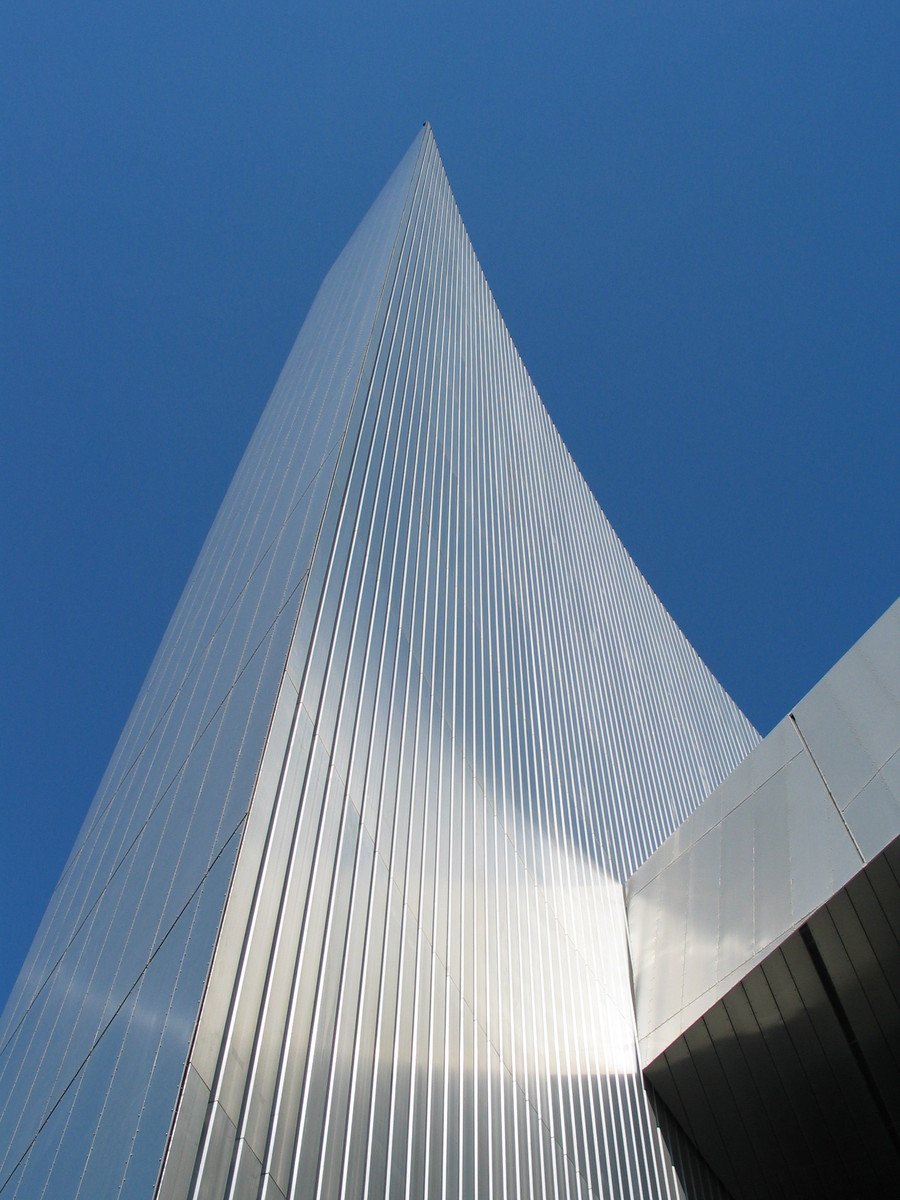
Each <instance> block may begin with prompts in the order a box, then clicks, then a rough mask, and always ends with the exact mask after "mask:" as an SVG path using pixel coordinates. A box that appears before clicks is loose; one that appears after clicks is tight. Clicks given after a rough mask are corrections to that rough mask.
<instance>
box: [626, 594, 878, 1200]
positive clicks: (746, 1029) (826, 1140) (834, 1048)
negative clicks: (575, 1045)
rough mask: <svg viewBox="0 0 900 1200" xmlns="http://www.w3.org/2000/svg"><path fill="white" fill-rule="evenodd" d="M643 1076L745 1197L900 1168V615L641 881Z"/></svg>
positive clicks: (837, 1187)
mask: <svg viewBox="0 0 900 1200" xmlns="http://www.w3.org/2000/svg"><path fill="white" fill-rule="evenodd" d="M627 905H628V924H629V937H630V943H631V953H632V961H633V969H634V989H635V1007H636V1013H637V1022H638V1036H639V1046H640V1056H641V1062H642V1064H643V1068H644V1074H645V1077H646V1078H647V1079H648V1080H649V1081H650V1082H651V1083H652V1084H653V1086H654V1088H655V1090H656V1093H657V1095H658V1097H659V1098H661V1100H662V1101H663V1102H664V1104H665V1106H666V1107H667V1108H668V1109H669V1110H670V1112H671V1113H672V1115H673V1116H674V1117H675V1120H676V1121H677V1122H678V1124H679V1125H681V1127H682V1128H683V1129H684V1130H685V1131H686V1132H687V1133H688V1134H689V1136H690V1137H691V1139H692V1140H693V1142H694V1143H695V1145H696V1146H697V1148H698V1149H699V1150H700V1151H701V1153H702V1155H703V1157H704V1158H705V1159H706V1161H707V1163H708V1164H709V1166H710V1167H711V1168H712V1169H713V1171H715V1172H716V1174H717V1175H718V1176H719V1178H720V1179H721V1181H722V1183H723V1184H724V1185H725V1187H726V1188H727V1189H728V1191H729V1192H730V1193H731V1194H732V1195H733V1196H734V1197H735V1198H736V1200H750V1198H755V1197H762V1196H765V1197H782V1196H784V1197H805V1196H810V1197H811V1196H816V1197H831V1196H834V1197H838V1196H840V1197H848V1196H870V1195H885V1194H892V1190H891V1189H892V1187H893V1186H895V1182H896V1179H897V1178H898V1172H900V602H898V603H897V604H895V605H894V606H893V607H892V608H891V609H889V610H888V612H887V613H885V615H884V616H883V617H882V618H881V619H880V620H879V621H878V622H876V624H875V625H874V626H873V627H872V628H871V629H870V630H869V631H868V633H866V634H865V635H864V637H863V638H861V639H860V641H859V642H858V643H857V644H856V645H855V646H854V647H853V648H852V649H851V650H850V652H849V653H848V654H846V655H845V656H844V658H842V659H841V660H840V662H839V663H837V665H836V666H835V667H834V668H832V670H831V671H830V672H829V673H828V674H827V675H826V676H825V678H824V679H823V680H822V681H821V682H820V683H819V684H818V685H817V686H816V687H815V688H813V690H812V691H811V692H810V693H809V695H808V696H806V697H805V699H804V700H802V701H801V702H800V704H798V705H797V707H796V708H795V709H794V710H793V712H791V713H790V714H789V715H788V716H787V717H786V718H785V719H784V721H782V722H781V723H780V724H779V725H778V726H776V728H775V729H774V730H773V731H772V733H771V734H769V736H768V737H767V738H766V739H765V740H764V741H763V742H761V743H760V745H759V746H758V747H757V748H756V749H755V750H753V751H752V752H751V753H750V755H749V756H748V757H747V758H746V759H745V761H744V762H743V763H742V764H741V766H740V767H738V769H737V770H736V771H735V772H734V774H733V775H732V776H731V777H730V778H729V779H727V780H726V781H725V783H724V784H722V785H721V786H720V787H719V788H718V789H717V790H716V791H715V792H713V793H712V795H711V796H710V797H709V798H708V799H707V800H706V801H704V803H703V804H702V805H701V806H700V807H699V808H698V809H697V810H696V811H695V812H694V813H693V814H692V815H691V816H690V817H689V818H688V820H687V821H685V822H684V824H683V825H682V826H681V827H680V828H679V829H678V830H677V831H676V832H675V834H673V836H672V837H671V838H669V840H668V841H667V842H665V843H664V844H663V845H662V846H661V847H660V849H659V850H658V851H657V852H656V853H655V854H654V855H653V856H652V857H651V858H650V859H649V860H648V861H647V862H646V863H645V864H644V865H643V866H642V867H641V868H640V869H639V870H638V871H637V872H636V873H635V874H634V875H633V876H632V878H631V880H630V881H629V883H628V888H627Z"/></svg>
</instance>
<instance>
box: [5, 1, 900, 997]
mask: <svg viewBox="0 0 900 1200" xmlns="http://www.w3.org/2000/svg"><path fill="white" fill-rule="evenodd" d="M898 34H900V22H898V16H897V5H896V2H895V0H894V2H893V3H890V4H889V3H881V2H880V0H871V2H870V3H867V4H865V5H862V6H856V5H848V4H846V3H832V2H829V0H817V2H815V3H799V2H795V0H777V2H772V3H769V2H767V0H758V2H756V3H753V4H750V3H731V4H726V3H712V2H703V3H697V2H692V0H678V2H677V3H675V2H671V3H670V2H668V0H658V2H656V3H649V2H648V3H616V4H610V3H597V0H594V2H593V3H589V4H588V3H585V4H569V5H559V4H555V5H551V4H549V3H546V4H540V5H535V4H527V3H520V4H517V5H503V6H490V5H486V4H485V3H484V0H481V3H477V4H476V3H460V4H447V5H443V6H441V7H440V8H438V7H437V6H424V5H421V4H418V5H412V4H409V5H406V4H402V5H401V4H391V3H383V4H378V5H370V4H366V5H362V4H358V5H357V4H343V3H340V2H335V0H333V2H332V3H329V4H327V5H326V4H317V3H313V4H305V5H297V4H288V3H285V2H283V0H281V2H274V0H257V2H256V3H254V4H235V3H232V2H230V0H225V2H223V3H220V4H218V5H209V4H208V3H203V4H200V3H195V2H193V0H182V2H180V3H178V4H173V3H168V2H166V0H153V2H152V3H150V2H147V3H134V2H133V0H117V2H115V3H98V2H96V0H80V2H79V3H78V4H77V5H76V4H71V3H62V4H60V3H59V0H56V2H55V3H53V4H50V3H46V2H41V0H39V2H36V3H30V4H28V5H18V6H6V11H5V12H4V15H3V16H2V18H0V46H2V49H0V68H2V69H0V101H2V111H3V112H4V114H5V118H4V121H3V126H2V130H0V139H2V159H3V164H4V168H5V170H4V176H5V178H4V182H3V186H2V189H0V190H2V200H0V204H2V210H0V211H2V242H0V244H2V256H3V257H2V276H3V279H4V287H3V294H2V304H3V314H2V319H3V330H4V335H5V336H4V338H3V352H2V367H0V370H2V374H0V405H2V409H3V413H2V415H3V430H4V436H3V438H2V449H0V454H2V459H0V497H2V534H3V539H4V551H5V552H4V561H5V572H4V574H5V586H4V588H3V589H2V595H0V619H2V626H3V631H4V635H5V637H4V646H5V655H4V666H5V670H4V672H3V682H2V689H0V703H2V713H0V717H2V728H3V737H2V750H0V754H2V759H0V778H2V780H3V793H2V798H0V803H2V805H3V817H4V823H3V830H4V836H3V839H2V841H0V911H2V913H3V918H4V919H3V930H4V934H3V939H2V941H0V997H2V996H5V994H6V992H7V990H8V988H9V986H11V983H12V981H13V979H14V977H15V974H16V973H17V971H18V967H19V964H20V962H21V959H22V957H23V955H24V953H25V951H26V949H27V947H28V944H29V943H30V941H31V938H32V936H33V933H34V930H35V928H36V926H37V923H38V921H39V920H40V917H41V914H42V912H43V909H44V906H45V904H46V902H47V900H48V898H49V894H50V891H51V890H52V887H53V885H54V883H55V880H56V878H57V876H58V874H59V871H60V870H61V867H62V865H63V863H64V861H65V858H66V856H67V854H68V851H69V848H70V846H71V844H72V841H73V839H74V837H75V834H76V832H77V830H78V827H79V826H80V824H81V820H82V818H83V816H84V813H85V811H86V809H87V806H88V804H89V802H90V800H91V797H92V794H93V791H94V789H95V788H96V786H97V783H98V781H99V779H100V776H101V774H102V772H103V769H104V767H105V765H106V762H107V760H108V758H109V755H110V754H111V752H112V749H113V746H114V744H115V741H116V739H117V737H118V734H119V731H120V730H121V728H122V726H123V724H124V722H125V719H126V718H127V715H128V712H129V709H130V707H131V704H132V702H133V700H134V698H135V696H136V694H137V691H138V688H139V686H140V683H141V681H142V679H143V676H144V674H145V672H146V670H147V667H148V665H149V662H150V659H151V657H152V655H153V652H154V650H155V648H156V646H157V644H158V642H159V639H160V637H161V636H162V633H163V630H164V628H165V626H166V623H167V621H168V618H169V616H170V614H171V612H172V610H173V608H174V606H175V603H176V601H177V598H178V596H179V594H180V591H181V588H182V587H183V585H184V582H185V580H186V577H187V574H188V572H189V570H190V567H191V564H192V562H193V560H194V558H195V556H196V554H197V552H198V550H199V547H200V545H201V543H202V540H203V537H204V535H205V533H206V530H207V528H208V527H209V525H210V523H211V521H212V518H213V516H214V514H215V512H216V509H217V507H218V504H219V501H220V500H221V497H222V495H223V493H224V490H225V488H226V486H227V484H228V481H229V479H230V477H231V475H232V473H233V471H234V468H235V466H236V464H237V461H238V459H239V457H240V454H241V452H242V449H243V447H244V445H245V444H246V441H247V440H248V438H249V436H250V433H251V432H252V429H253V427H254V425H255V423H256V420H257V418H258V416H259V414H260V412H261V410H262V407H263V405H264V403H265V400H266V398H267V396H268V393H269V391H270V390H271V387H272V385H273V383H274V380H275V378H276V376H277V374H278V371H279V369H280V367H281V364H282V362H283V360H284V358H285V356H286V354H287V351H288V349H289V347H290V345H291V343H292V341H293V338H294V335H295V334H296V331H297V329H298V328H299V325H300V323H301V322H302V319H303V317H304V315H305V312H306V310H307V308H308V306H309V304H310V302H311V300H312V297H313V295H314V294H315V291H316V288H317V286H318V284H319V282H320V280H321V278H322V276H323V275H324V273H325V271H326V270H327V269H328V267H329V265H330V264H331V262H332V261H333V259H334V258H335V256H336V255H337V253H338V252H339V251H340V249H341V247H342V246H343V244H344V242H345V241H346V239H347V237H348V236H349V234H350V233H351V232H352V230H353V228H354V226H355V225H356V223H357V222H358V221H359V219H360V218H361V217H362V215H363V213H364V212H365V210H366V208H367V207H368V205H369V204H370V202H371V201H372V199H373V198H374V196H375V195H376V193H377V191H378V189H379V188H380V186H381V184H382V183H383V182H384V180H385V179H386V177H387V175H388V174H389V173H390V171H391V170H392V168H393V166H394V165H395V163H396V162H397V160H398V159H399V158H400V156H401V154H402V153H403V151H404V150H405V149H406V147H407V145H408V144H409V142H410V141H411V140H412V138H413V136H414V135H415V133H416V131H417V129H418V127H419V126H420V125H421V123H422V121H423V120H424V119H426V118H428V119H429V120H430V121H431V122H432V124H433V126H434V129H435V134H436V137H437V139H438V144H439V146H440V148H441V151H442V154H443V157H444V161H445V164H446V166H447V170H448V174H449V176H450V180H451V183H452V185H453V187H454V190H455V192H456V195H457V198H458V201H459V204H460V208H461V210H462V214H463V218H464V219H465V221H466V223H467V225H468V227H469V231H470V233H471V236H472V239H473V242H474V244H475V247H476V250H477V251H478V253H479V255H480V257H481V260H482V264H483V266H484V269H485V272H486V275H487V277H488V279H489V281H490V283H491V285H492V287H493V289H494V292H495V295H496V297H497V300H498V303H499V305H500V307H501V310H502V311H503V313H504V315H505V317H506V320H507V323H508V324H509V326H510V329H511V331H512V334H513V337H514V338H515V340H516V342H517V344H518V346H519V349H520V352H521V354H522V356H523V358H524V360H525V363H526V365H527V366H528V368H529V370H530V371H531V373H532V375H533V377H534V379H535V382H536V384H537V386H538V388H539V390H540V392H541V394H542V396H543V398H544V400H545V403H546V404H547V406H548V408H549V410H550V412H551V414H552V415H553V417H554V419H555V421H556V423H557V425H558V427H559V429H560V431H561V432H562V434H563V436H564V438H565V439H566V441H567V442H568V444H569V446H570V448H571V449H572V451H573V453H574V455H575V458H576V459H577V461H578V463H579V465H580V466H581V468H582V470H583V471H584V473H585V475H586V477H587V479H588V481H589V483H590V484H591V487H592V488H593V490H594V492H595V494H596V495H597V497H598V499H599V500H600V503H601V504H602V506H603V507H604V509H605V510H606V512H607V514H608V515H609V517H610V518H611V520H612V521H613V523H614V525H615V526H616V528H617V530H618V532H619V534H620V535H621V537H622V539H623V540H624V542H625V544H626V546H627V547H628V548H629V550H630V551H631V553H632V554H633V555H634V557H635V558H636V560H637V562H638V564H639V565H640V566H641V568H642V569H643V571H644V573H645V574H646V575H647V577H648V579H649V580H650V582H651V584H652V585H653V587H654V588H655V589H656V591H657V592H658V593H659V595H660V596H661V598H662V600H663V602H664V603H665V604H666V605H667V606H668V608H669V609H670V611H671V612H672V614H673V616H674V617H675V619H676V620H677V621H678V622H679V624H680V625H681V626H682V628H683V629H684V630H685V632H686V633H687V635H688V637H689V638H690V639H691V640H692V642H693V643H694V645H695V646H696V647H697V649H698V651H699V652H700V654H701V655H702V657H703V658H704V659H705V660H706V661H707V662H708V663H709V665H710V666H711V667H712V669H713V670H714V672H715V673H716V674H717V675H718V677H719V678H720V679H721V680H722V682H723V683H724V685H725V686H726V687H727V688H728V689H729V691H730V692H731V693H732V694H733V695H734V697H735V698H736V700H737V701H738V703H740V704H741V706H742V707H743V708H744V709H745V711H746V712H747V713H748V715H749V716H750V717H751V719H752V720H753V721H754V722H755V723H756V724H757V725H758V726H759V728H760V729H761V730H762V731H763V732H765V731H767V730H768V729H769V728H770V727H771V726H772V725H773V724H774V723H775V721H776V720H777V719H778V718H779V717H780V716H782V715H783V713H784V712H785V711H786V710H787V708H788V707H789V706H790V705H791V704H793V703H794V702H795V701H796V700H797V699H799V697H800V696H801V695H803V694H804V692H805V691H806V690H808V688H809V687H810V686H812V684H813V683H815V682H816V680H817V679H818V678H819V677H820V676H821V675H822V674H823V672H824V671H825V670H827V668H828V667H829V666H830V665H831V664H832V663H833V662H834V661H835V659H836V658H838V657H839V656H840V655H841V654H842V653H843V652H844V651H845V650H846V649H848V648H849V646H850V645H851V644H852V643H853V642H854V641H855V640H856V638H857V637H859V635H860V634H861V633H862V632H863V631H864V630H865V629H866V628H867V627H868V626H869V625H870V624H871V622H872V621H873V620H875V618H876V617H877V616H879V615H880V613H881V612H882V611H883V610H884V609H885V608H886V607H887V605H888V604H889V603H890V602H891V600H892V599H893V598H894V597H895V595H896V593H897V578H898V571H897V564H898V558H900V556H898V549H900V546H898V540H900V539H898V519H897V513H898V499H900V495H898V491H900V489H898V481H897V462H898V395H900V387H898V384H900V371H898V355H897V349H896V328H897V317H898V305H897V293H896V284H895V280H896V279H897V277H898V262H897V245H898V239H897V231H896V221H895V215H896V212H897V208H898V202H900V189H898V175H897V166H896V163H897V143H898V138H897V128H896V122H895V120H894V117H893V114H894V112H895V111H897V109H898V97H897V94H896V85H895V83H894V71H895V63H896V61H897V51H898V42H900V36H898Z"/></svg>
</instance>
